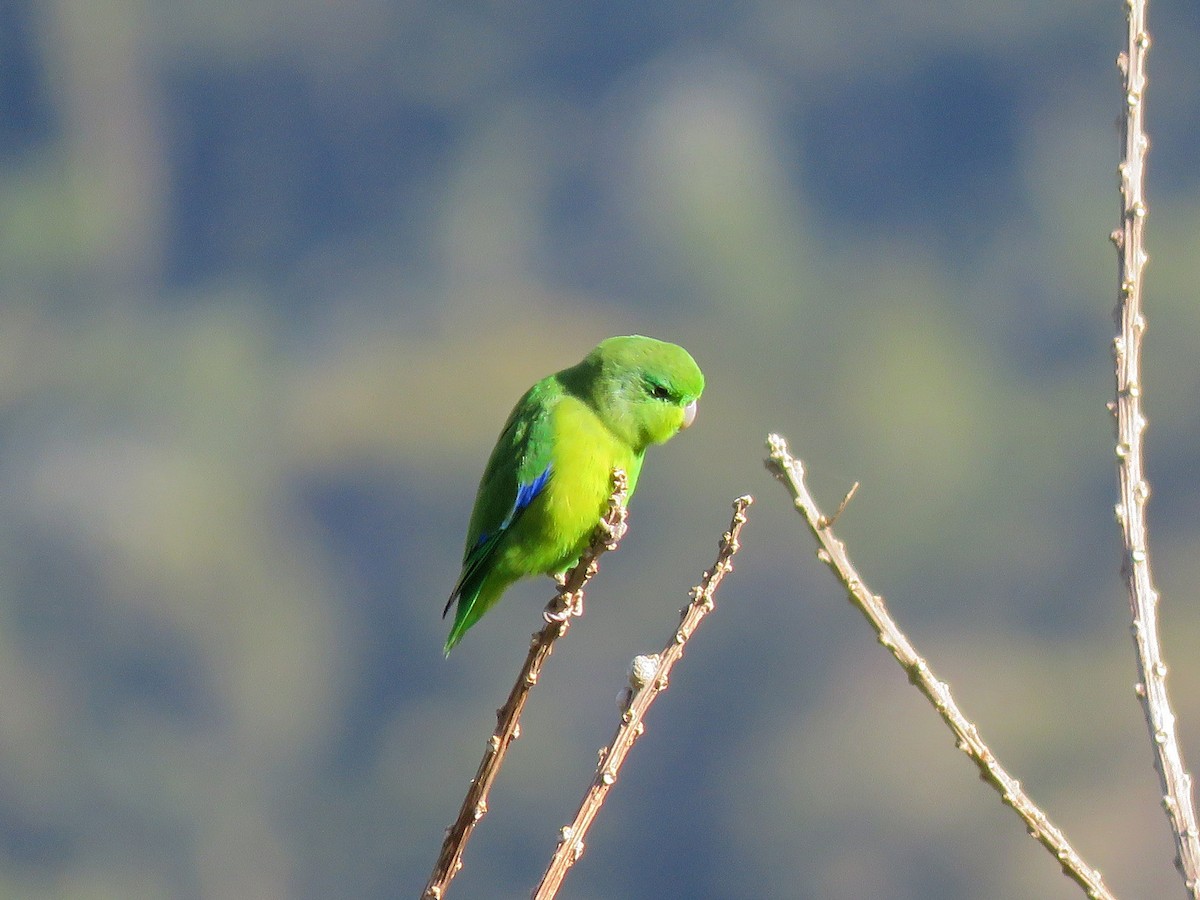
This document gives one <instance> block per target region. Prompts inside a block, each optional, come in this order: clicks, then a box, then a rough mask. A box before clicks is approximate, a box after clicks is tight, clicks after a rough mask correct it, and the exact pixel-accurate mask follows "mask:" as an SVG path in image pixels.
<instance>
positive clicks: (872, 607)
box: [766, 434, 1115, 900]
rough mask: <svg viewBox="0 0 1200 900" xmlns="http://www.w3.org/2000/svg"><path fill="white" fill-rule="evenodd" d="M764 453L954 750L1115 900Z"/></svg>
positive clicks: (1097, 894)
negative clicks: (950, 737) (947, 731)
mask: <svg viewBox="0 0 1200 900" xmlns="http://www.w3.org/2000/svg"><path fill="white" fill-rule="evenodd" d="M767 447H768V449H769V450H770V455H769V456H768V457H767V460H766V462H767V468H768V469H769V470H770V471H771V472H772V473H773V474H774V475H775V476H776V477H777V478H779V480H780V481H782V482H783V483H784V484H785V485H786V486H787V488H788V490H789V492H790V493H791V495H792V500H793V502H794V504H795V506H796V509H797V510H799V511H800V513H801V514H802V515H803V516H804V519H805V521H806V522H807V523H808V527H809V529H810V530H811V531H812V533H813V537H815V538H816V539H817V543H818V545H819V546H820V549H819V550H818V551H817V557H818V558H819V559H820V560H821V561H822V562H824V563H826V564H827V565H828V566H829V567H830V568H831V569H832V570H833V572H834V574H835V575H836V576H837V578H838V580H839V581H841V582H842V585H843V586H844V587H845V588H846V592H847V593H848V594H849V596H850V601H851V602H852V603H853V604H854V605H855V606H857V607H858V609H859V611H860V612H862V614H863V615H864V616H866V618H867V621H868V622H870V623H871V627H872V628H874V629H875V633H876V634H877V635H878V637H879V643H881V644H883V646H884V647H886V648H887V649H888V650H889V651H890V652H891V654H892V656H894V657H895V658H896V662H898V663H900V666H901V668H903V669H904V671H905V672H907V673H908V678H909V681H911V682H912V683H913V684H914V685H916V687H917V689H918V690H920V691H921V693H922V694H924V695H925V697H926V698H927V699H928V700H929V702H930V703H932V704H933V707H934V709H936V710H937V711H938V714H939V715H940V716H941V717H942V721H944V722H945V723H946V725H947V726H948V727H949V728H950V730H951V731H952V732H953V733H954V737H955V740H956V743H957V746H958V749H960V750H962V751H963V752H964V753H966V754H967V756H968V757H970V759H971V761H972V762H973V763H975V765H976V766H977V767H978V769H979V774H980V776H981V777H982V779H983V780H984V781H985V782H987V783H988V784H990V785H991V786H992V787H994V788H995V789H996V790H997V791H998V792H999V793H1000V797H1001V799H1002V800H1003V801H1004V803H1005V804H1007V805H1008V806H1010V807H1012V809H1013V810H1014V811H1015V812H1016V813H1017V815H1019V816H1020V817H1021V818H1022V819H1023V820H1024V822H1025V825H1026V827H1027V828H1028V830H1029V834H1030V836H1031V837H1033V838H1034V839H1035V840H1037V841H1038V842H1039V843H1040V844H1041V845H1042V846H1043V847H1045V848H1046V849H1047V850H1049V851H1050V852H1051V853H1052V854H1054V857H1055V859H1057V860H1058V862H1059V864H1060V865H1061V866H1062V870H1063V873H1064V874H1065V875H1066V876H1067V877H1068V878H1071V879H1072V880H1074V881H1075V882H1076V883H1077V884H1078V885H1079V886H1080V887H1081V888H1083V889H1084V890H1085V891H1086V892H1087V896H1088V897H1092V898H1097V900H1101V898H1103V900H1115V895H1114V894H1113V893H1112V892H1111V891H1109V889H1108V888H1107V887H1106V886H1105V884H1104V881H1103V879H1102V877H1101V874H1100V872H1099V871H1098V870H1096V869H1093V868H1092V867H1090V866H1089V865H1087V863H1085V862H1084V860H1083V858H1082V857H1081V856H1080V855H1079V854H1078V853H1077V852H1076V850H1075V848H1073V847H1072V846H1071V845H1070V843H1068V841H1067V838H1066V835H1064V834H1063V833H1062V831H1061V830H1060V829H1059V828H1058V826H1056V825H1055V824H1054V823H1053V822H1051V821H1050V819H1049V818H1048V817H1047V816H1046V814H1045V813H1044V812H1042V810H1041V809H1039V808H1038V807H1037V806H1036V805H1034V803H1033V801H1032V800H1031V799H1030V798H1029V796H1028V795H1027V794H1026V793H1025V791H1024V789H1023V788H1022V787H1021V783H1020V782H1019V781H1017V779H1015V778H1013V777H1012V775H1010V774H1009V773H1008V772H1007V771H1006V770H1005V769H1004V767H1003V766H1001V765H1000V762H999V760H997V759H996V757H995V755H993V753H992V751H991V750H990V749H988V747H987V745H986V744H985V743H984V742H983V738H981V737H980V736H979V730H978V729H977V728H976V726H975V725H974V724H973V723H972V722H971V721H970V720H969V719H967V717H966V716H965V715H963V713H962V712H961V711H960V710H959V708H958V705H957V704H956V703H955V702H954V697H953V696H952V695H951V693H950V686H949V685H948V684H946V682H944V681H942V680H940V679H939V678H938V677H937V676H936V675H935V674H934V672H933V670H932V669H931V668H930V667H929V663H927V662H926V661H925V660H924V659H923V658H921V657H920V656H919V655H918V654H917V651H916V648H914V647H913V645H912V643H911V642H910V641H909V639H908V637H907V636H906V635H905V634H904V632H902V631H901V630H900V628H899V626H898V625H897V624H896V623H895V621H894V620H893V619H892V617H891V614H890V613H889V612H888V610H887V606H886V605H885V604H884V602H883V597H881V596H880V595H878V594H875V593H872V591H871V590H870V588H868V587H867V585H866V584H865V583H864V582H863V580H862V578H861V577H860V576H859V574H858V572H857V571H856V570H855V568H854V565H853V563H851V562H850V557H849V555H848V554H847V553H846V545H845V544H843V543H842V542H841V541H840V540H838V539H837V538H836V537H834V534H833V531H832V530H831V529H830V527H829V525H828V524H827V522H828V520H827V519H826V518H825V516H824V514H823V513H822V512H821V510H820V509H818V507H817V504H816V501H815V500H813V497H812V494H810V493H809V490H808V486H807V485H806V484H805V483H804V464H803V463H802V462H801V461H800V460H798V459H796V458H795V457H793V456H792V455H791V453H790V452H789V451H788V446H787V442H786V441H785V440H784V439H783V438H782V437H780V436H779V435H777V434H772V435H770V436H769V437H768V438H767Z"/></svg>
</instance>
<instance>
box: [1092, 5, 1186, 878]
mask: <svg viewBox="0 0 1200 900" xmlns="http://www.w3.org/2000/svg"><path fill="white" fill-rule="evenodd" d="M1126 18H1127V20H1128V29H1127V44H1126V48H1125V49H1124V50H1123V51H1122V52H1121V54H1120V55H1119V56H1118V57H1117V68H1118V69H1120V70H1121V76H1122V83H1123V87H1124V94H1125V97H1124V100H1125V102H1124V109H1125V115H1124V116H1122V117H1121V143H1122V156H1121V165H1120V166H1119V168H1118V170H1117V171H1118V173H1119V174H1120V177H1121V181H1120V192H1121V226H1120V227H1119V228H1118V229H1117V230H1115V231H1114V232H1113V233H1112V240H1113V243H1114V244H1115V245H1116V247H1117V277H1118V292H1117V307H1116V309H1115V310H1114V315H1115V317H1116V319H1117V322H1118V324H1119V326H1120V329H1121V333H1120V334H1119V335H1118V336H1117V337H1116V339H1115V340H1114V341H1113V358H1114V361H1115V364H1116V400H1115V402H1113V403H1111V404H1110V405H1109V408H1110V409H1111V410H1112V412H1113V415H1114V416H1115V417H1116V431H1117V473H1118V475H1117V477H1118V481H1119V482H1120V495H1121V497H1120V502H1119V503H1118V504H1117V507H1116V514H1117V523H1118V524H1119V525H1120V527H1121V538H1122V540H1123V542H1124V551H1125V552H1124V555H1123V558H1122V561H1121V574H1122V575H1123V576H1124V578H1125V583H1126V586H1127V587H1128V589H1129V605H1130V609H1131V612H1132V615H1133V643H1134V646H1135V647H1136V650H1137V668H1138V684H1137V688H1136V691H1137V695H1138V697H1139V698H1140V700H1141V703H1142V711H1143V712H1144V713H1145V716H1146V726H1147V728H1148V729H1149V730H1150V743H1151V744H1152V745H1153V747H1154V769H1155V771H1156V772H1157V773H1158V780H1159V784H1160V785H1161V787H1162V791H1163V807H1164V808H1165V809H1166V812H1167V818H1168V819H1169V820H1170V823H1171V831H1172V833H1173V834H1174V836H1175V848H1176V856H1175V865H1176V867H1177V868H1178V869H1179V871H1180V873H1181V874H1182V875H1183V880H1184V885H1185V886H1186V888H1187V892H1188V895H1189V896H1191V897H1193V898H1200V828H1198V827H1197V822H1196V807H1195V804H1194V800H1193V796H1192V776H1191V775H1190V774H1189V773H1188V771H1187V767H1186V766H1185V765H1184V762H1183V753H1182V751H1181V750H1180V747H1179V739H1178V737H1177V735H1176V731H1175V713H1174V712H1173V711H1172V709H1171V701H1170V698H1169V696H1168V694H1167V664H1166V662H1165V661H1164V660H1163V656H1162V646H1161V643H1160V641H1159V636H1158V599H1159V595H1158V591H1157V590H1155V588H1154V579H1153V578H1152V576H1151V572H1150V548H1149V541H1148V537H1147V532H1146V501H1147V499H1149V497H1150V484H1149V482H1148V481H1147V480H1146V477H1145V473H1144V470H1143V467H1142V433H1143V432H1144V431H1145V429H1146V417H1145V415H1143V413H1142V382H1141V371H1140V369H1141V351H1142V335H1143V334H1144V333H1145V331H1146V319H1145V316H1144V314H1143V313H1142V283H1143V278H1142V276H1143V272H1144V270H1145V267H1146V262H1147V260H1148V257H1147V255H1146V247H1145V230H1146V214H1147V212H1148V207H1147V205H1146V195H1145V181H1144V179H1145V174H1146V153H1147V151H1148V150H1149V148H1150V142H1149V140H1148V139H1147V137H1146V133H1145V130H1144V129H1143V115H1144V109H1145V100H1146V53H1147V51H1148V50H1149V49H1150V35H1149V33H1148V32H1147V31H1146V3H1145V0H1127V2H1126Z"/></svg>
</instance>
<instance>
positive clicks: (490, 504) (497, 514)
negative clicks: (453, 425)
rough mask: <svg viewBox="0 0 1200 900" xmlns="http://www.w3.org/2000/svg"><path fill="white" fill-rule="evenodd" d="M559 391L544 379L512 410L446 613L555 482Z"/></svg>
mask: <svg viewBox="0 0 1200 900" xmlns="http://www.w3.org/2000/svg"><path fill="white" fill-rule="evenodd" d="M559 396H560V389H559V388H558V386H557V384H554V383H552V382H550V380H549V379H547V380H546V381H540V382H538V383H537V384H536V385H534V386H533V387H532V388H531V389H530V390H529V391H528V392H527V393H526V394H525V396H524V397H522V398H521V399H520V401H518V403H517V405H516V407H515V408H514V409H513V411H512V413H511V414H510V415H509V417H508V421H507V422H506V423H505V425H504V430H503V431H502V432H501V433H500V438H499V439H498V440H497V441H496V446H495V449H493V450H492V455H491V457H490V458H489V459H488V463H487V466H486V467H485V468H484V470H483V477H482V478H481V479H480V482H479V493H478V494H477V495H476V497H475V509H474V510H473V511H472V513H471V524H470V527H469V528H468V529H467V545H466V549H465V550H464V551H463V567H462V574H461V575H459V578H458V583H457V584H455V585H454V590H453V591H452V592H451V594H450V599H449V600H448V601H447V602H446V608H445V609H444V610H443V611H442V616H443V618H444V617H445V615H446V614H447V613H448V612H449V611H450V607H451V606H453V605H454V601H455V600H457V599H458V598H459V597H460V596H462V595H464V594H470V593H471V589H472V588H473V587H477V585H478V582H480V581H482V578H483V576H484V575H485V574H487V572H488V570H489V568H490V566H489V563H490V562H491V560H492V557H493V555H494V554H495V552H496V548H497V547H498V546H499V544H500V542H501V540H502V539H503V538H504V535H505V534H506V533H507V532H508V530H509V529H510V528H511V527H512V526H513V524H514V523H515V522H516V521H517V520H518V519H519V518H520V517H521V514H522V513H523V512H524V511H525V510H526V509H528V508H529V504H531V503H532V502H533V501H534V499H535V498H536V497H537V496H538V495H539V494H540V493H541V492H542V491H543V490H544V489H545V487H546V485H547V483H548V482H549V481H550V477H551V474H552V466H551V446H552V440H553V435H552V433H551V418H550V415H551V411H552V409H553V407H554V404H555V401H556V400H557V399H558V397H559Z"/></svg>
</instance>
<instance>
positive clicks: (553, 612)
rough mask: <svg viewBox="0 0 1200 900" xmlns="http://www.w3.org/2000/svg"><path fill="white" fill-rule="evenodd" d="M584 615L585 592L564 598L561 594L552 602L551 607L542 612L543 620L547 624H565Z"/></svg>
mask: <svg viewBox="0 0 1200 900" xmlns="http://www.w3.org/2000/svg"><path fill="white" fill-rule="evenodd" d="M582 615H583V592H582V591H578V592H576V593H574V594H568V595H566V596H563V595H562V594H559V595H558V596H557V597H555V598H554V599H553V600H551V601H550V605H549V606H547V607H546V609H545V610H544V611H543V612H542V618H543V619H544V620H545V621H546V622H547V623H550V622H565V621H567V619H570V618H572V617H574V616H582Z"/></svg>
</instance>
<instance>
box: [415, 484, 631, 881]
mask: <svg viewBox="0 0 1200 900" xmlns="http://www.w3.org/2000/svg"><path fill="white" fill-rule="evenodd" d="M612 482H613V491H612V495H611V496H610V497H609V501H608V510H607V512H606V513H605V514H604V517H603V518H602V519H601V520H600V523H599V524H598V525H597V526H596V531H595V534H593V536H592V541H591V543H590V544H589V545H588V547H587V549H586V550H584V552H583V555H582V556H581V557H580V558H579V562H578V563H577V564H576V565H575V567H574V568H573V569H571V571H570V572H569V573H568V574H567V577H566V579H564V580H563V582H562V584H561V585H560V587H559V591H558V593H557V594H556V595H555V597H554V599H553V600H551V601H550V603H549V604H548V605H547V606H546V610H545V612H544V613H543V614H542V615H543V618H544V619H545V621H546V624H545V626H544V627H543V628H542V630H541V631H539V632H538V633H537V634H535V635H533V638H532V640H531V641H530V644H529V653H528V655H527V656H526V657H525V664H524V665H523V666H522V667H521V673H520V674H519V675H518V676H517V681H516V684H514V685H513V688H512V691H511V692H510V693H509V695H508V699H507V700H505V701H504V706H502V707H501V708H500V709H498V710H497V711H496V730H495V731H493V732H492V736H491V737H490V738H489V739H488V743H487V749H486V750H485V751H484V754H483V760H482V761H481V762H480V763H479V770H478V772H476V774H475V778H474V780H473V781H472V782H471V787H470V788H469V789H468V790H467V796H466V797H465V798H464V799H463V803H462V807H461V808H460V809H459V811H458V818H457V819H455V820H454V824H453V825H451V826H450V827H449V828H448V829H447V830H446V839H445V840H444V841H443V842H442V849H441V852H440V853H439V854H438V859H437V863H436V864H435V865H434V867H433V874H431V875H430V876H429V882H428V884H426V885H425V890H424V892H423V893H422V894H421V898H422V900H441V898H442V897H444V896H445V895H446V887H447V886H448V885H449V884H450V882H451V881H452V880H453V879H454V876H455V875H457V874H458V871H459V869H461V868H462V855H463V850H464V849H465V848H466V846H467V841H468V840H470V838H471V832H472V831H474V830H475V826H476V825H477V824H479V820H480V819H482V818H483V817H484V815H485V814H486V813H487V798H488V793H489V792H490V791H491V789H492V783H493V782H494V781H495V780H496V775H497V774H499V772H500V766H501V765H503V763H504V757H505V755H506V754H507V753H508V748H509V745H510V744H511V743H512V742H513V741H515V740H516V739H517V738H518V737H520V734H521V725H520V719H521V711H522V710H523V709H524V708H525V701H526V700H527V699H528V697H529V692H530V691H531V690H532V689H533V686H534V685H535V684H537V681H538V677H539V675H540V674H541V671H542V666H543V664H544V663H545V662H546V660H547V659H548V658H549V657H550V654H551V653H552V652H553V649H554V642H555V641H556V640H558V639H559V638H560V637H562V636H563V635H564V634H566V633H567V630H568V629H569V628H570V627H571V617H572V616H575V615H580V614H581V613H582V611H583V589H584V586H585V585H586V584H587V583H588V581H590V580H591V578H592V576H594V575H595V574H596V572H597V571H598V570H599V568H600V564H599V561H598V560H599V558H600V556H601V554H603V553H604V552H606V551H608V550H615V549H616V547H617V544H618V542H619V541H620V540H621V538H622V537H623V536H624V534H625V528H626V525H625V519H626V512H625V500H626V497H627V494H628V483H629V482H628V479H627V478H626V475H625V473H624V472H623V471H622V470H620V469H614V470H613V479H612Z"/></svg>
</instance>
